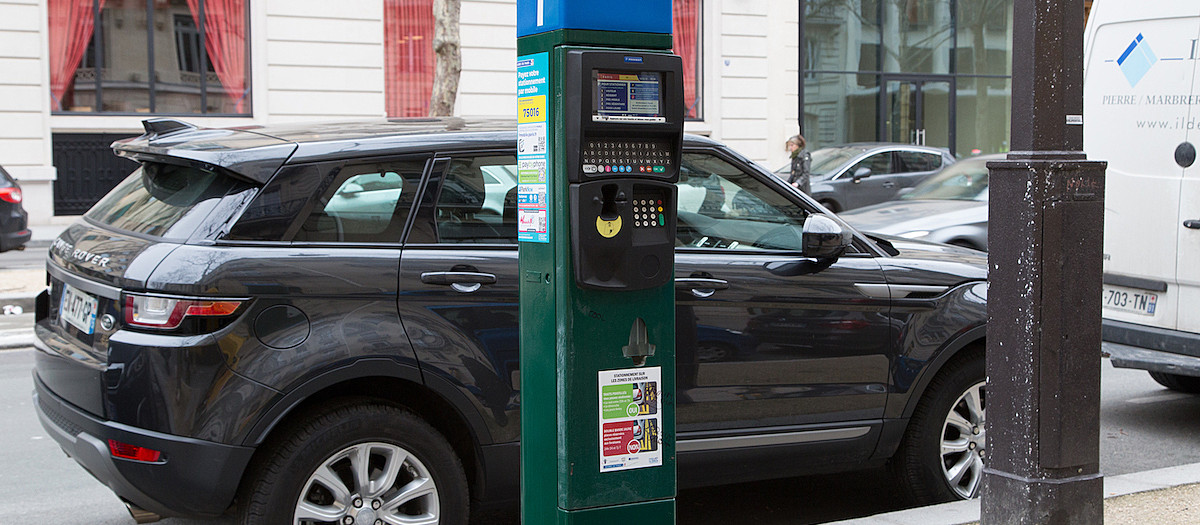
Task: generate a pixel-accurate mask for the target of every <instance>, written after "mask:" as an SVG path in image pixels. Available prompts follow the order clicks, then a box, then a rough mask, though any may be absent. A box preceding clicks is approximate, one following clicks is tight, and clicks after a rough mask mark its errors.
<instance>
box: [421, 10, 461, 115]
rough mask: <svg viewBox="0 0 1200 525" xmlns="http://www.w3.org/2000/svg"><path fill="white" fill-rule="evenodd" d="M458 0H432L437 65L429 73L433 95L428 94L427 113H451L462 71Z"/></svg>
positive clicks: (434, 48) (434, 47)
mask: <svg viewBox="0 0 1200 525" xmlns="http://www.w3.org/2000/svg"><path fill="white" fill-rule="evenodd" d="M461 10H462V2H461V0H433V20H434V26H433V55H434V57H435V59H436V61H437V66H435V70H434V73H433V94H432V95H430V97H429V115H430V116H432V117H448V116H451V115H454V100H455V99H456V98H457V97H458V78H459V76H460V74H461V73H462V52H461V50H460V49H459V47H460V46H459V44H460V39H459V31H458V28H459V23H458V21H459V12H460V11H461Z"/></svg>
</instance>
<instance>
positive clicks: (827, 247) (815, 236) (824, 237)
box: [802, 214, 854, 259]
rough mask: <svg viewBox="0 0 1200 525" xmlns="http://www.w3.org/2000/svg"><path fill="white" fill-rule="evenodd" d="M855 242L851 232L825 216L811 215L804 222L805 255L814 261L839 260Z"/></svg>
mask: <svg viewBox="0 0 1200 525" xmlns="http://www.w3.org/2000/svg"><path fill="white" fill-rule="evenodd" d="M853 240H854V235H853V234H851V233H850V231H849V230H846V229H844V228H842V225H841V224H838V222H837V221H835V220H833V219H830V218H829V217H827V216H825V215H818V214H814V215H809V216H808V218H807V219H805V221H804V234H803V241H802V242H803V243H804V255H806V256H808V257H812V258H814V259H837V258H838V257H841V256H842V253H844V252H845V251H846V248H849V247H850V243H851V242H852V241H853Z"/></svg>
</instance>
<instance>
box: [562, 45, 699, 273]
mask: <svg viewBox="0 0 1200 525" xmlns="http://www.w3.org/2000/svg"><path fill="white" fill-rule="evenodd" d="M566 66H567V75H566V85H567V86H566V87H567V94H566V96H567V104H565V106H566V107H567V108H571V109H570V110H569V111H568V112H567V114H566V118H565V119H564V124H565V126H566V128H567V132H566V134H565V135H566V139H567V148H566V171H567V180H568V183H569V184H570V189H569V192H570V199H571V210H572V216H571V236H572V237H571V239H572V242H571V245H572V246H571V247H572V255H573V256H574V259H573V260H574V267H575V280H576V284H578V285H579V286H580V287H583V288H592V289H604V290H619V289H623V290H643V289H648V288H653V287H656V286H662V285H664V284H666V283H668V282H669V281H670V280H671V279H672V278H673V276H674V268H673V266H672V265H673V261H674V259H673V253H672V250H674V249H675V212H676V206H675V198H676V188H675V182H676V181H677V180H679V158H680V149H681V147H682V145H683V111H682V108H683V104H682V103H681V100H682V97H683V87H682V83H681V79H682V69H683V66H682V61H681V60H680V59H679V57H677V56H674V55H666V54H656V53H645V52H636V51H623V50H610V49H603V50H601V49H573V50H570V51H568V52H567V54H566Z"/></svg>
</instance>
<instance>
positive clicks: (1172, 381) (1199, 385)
mask: <svg viewBox="0 0 1200 525" xmlns="http://www.w3.org/2000/svg"><path fill="white" fill-rule="evenodd" d="M1150 377H1152V378H1154V381H1155V382H1157V383H1158V384H1160V385H1162V386H1165V387H1167V388H1170V389H1171V390H1175V391H1177V392H1187V393H1189V394H1200V377H1195V376H1181V375H1179V374H1167V373H1163V372H1150Z"/></svg>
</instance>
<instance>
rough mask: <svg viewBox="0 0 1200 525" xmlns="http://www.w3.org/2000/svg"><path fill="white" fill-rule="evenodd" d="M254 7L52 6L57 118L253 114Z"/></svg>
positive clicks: (243, 0) (212, 2)
mask: <svg viewBox="0 0 1200 525" xmlns="http://www.w3.org/2000/svg"><path fill="white" fill-rule="evenodd" d="M247 5H248V0H154V1H153V2H147V1H146V0H48V2H47V6H48V17H49V33H50V34H49V42H50V50H49V51H50V95H51V101H52V105H53V107H52V111H54V112H55V113H66V112H73V113H118V114H132V115H144V114H147V113H150V114H166V115H193V114H206V115H213V114H217V115H249V114H250V96H249V93H250V82H249V71H250V69H249V66H250V64H249V59H248V56H249V52H248V51H249V49H248V46H249V39H248V36H249V35H248V31H249V10H248V9H247ZM148 21H153V23H147V22H148ZM148 29H149V31H148ZM151 57H152V58H153V63H150V60H151Z"/></svg>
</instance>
